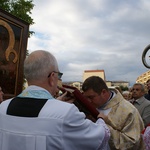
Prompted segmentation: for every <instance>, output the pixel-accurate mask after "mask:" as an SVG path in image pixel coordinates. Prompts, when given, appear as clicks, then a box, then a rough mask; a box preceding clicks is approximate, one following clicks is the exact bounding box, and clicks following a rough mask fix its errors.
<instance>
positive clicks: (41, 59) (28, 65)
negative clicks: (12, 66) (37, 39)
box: [24, 50, 58, 81]
mask: <svg viewBox="0 0 150 150" xmlns="http://www.w3.org/2000/svg"><path fill="white" fill-rule="evenodd" d="M57 70H58V64H57V61H56V59H55V57H54V56H53V55H52V54H51V53H50V52H47V51H44V50H37V51H34V52H32V53H31V54H30V55H29V56H28V57H27V58H26V59H25V61H24V75H25V78H26V79H27V81H34V80H42V79H45V78H46V77H48V75H49V73H50V72H52V71H57Z"/></svg>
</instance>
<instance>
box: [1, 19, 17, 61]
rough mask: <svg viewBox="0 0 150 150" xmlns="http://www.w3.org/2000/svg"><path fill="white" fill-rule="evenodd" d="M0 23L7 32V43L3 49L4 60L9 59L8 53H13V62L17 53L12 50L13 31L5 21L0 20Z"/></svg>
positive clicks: (13, 41)
mask: <svg viewBox="0 0 150 150" xmlns="http://www.w3.org/2000/svg"><path fill="white" fill-rule="evenodd" d="M0 25H2V26H4V27H5V28H6V29H7V31H8V33H9V44H8V47H7V49H6V51H5V56H6V60H7V61H9V56H10V53H13V54H14V56H15V57H14V60H13V63H16V62H17V60H18V55H17V52H16V51H15V50H14V44H15V36H14V32H13V30H12V28H11V26H10V25H9V24H8V23H7V22H5V21H3V20H0Z"/></svg>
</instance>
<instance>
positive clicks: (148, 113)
mask: <svg viewBox="0 0 150 150" xmlns="http://www.w3.org/2000/svg"><path fill="white" fill-rule="evenodd" d="M133 105H134V106H135V107H136V108H137V109H138V111H139V113H140V115H141V117H142V119H143V122H144V125H145V127H146V126H147V125H148V124H149V123H150V101H149V100H147V99H146V98H145V97H144V96H142V97H141V98H139V99H137V100H136V102H135V103H134V104H133Z"/></svg>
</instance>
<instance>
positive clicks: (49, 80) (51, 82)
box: [48, 72, 55, 86]
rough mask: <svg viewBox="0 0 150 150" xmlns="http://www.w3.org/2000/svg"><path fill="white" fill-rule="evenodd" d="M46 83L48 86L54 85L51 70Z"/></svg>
mask: <svg viewBox="0 0 150 150" xmlns="http://www.w3.org/2000/svg"><path fill="white" fill-rule="evenodd" d="M48 83H49V85H50V86H54V84H55V83H54V73H53V72H52V73H51V75H50V76H49V78H48Z"/></svg>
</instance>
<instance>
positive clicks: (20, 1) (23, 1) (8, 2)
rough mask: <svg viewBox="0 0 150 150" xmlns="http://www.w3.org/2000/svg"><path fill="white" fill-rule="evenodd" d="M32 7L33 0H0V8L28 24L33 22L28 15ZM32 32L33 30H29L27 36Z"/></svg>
mask: <svg viewBox="0 0 150 150" xmlns="http://www.w3.org/2000/svg"><path fill="white" fill-rule="evenodd" d="M33 7H34V4H33V0H0V8H1V9H3V10H5V11H7V12H9V13H11V14H12V15H14V16H16V17H18V18H20V19H22V20H24V21H26V22H28V23H29V25H32V24H34V22H33V19H32V18H31V16H30V15H31V10H32V9H33ZM33 33H34V32H33V31H29V36H30V35H32V34H33Z"/></svg>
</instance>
